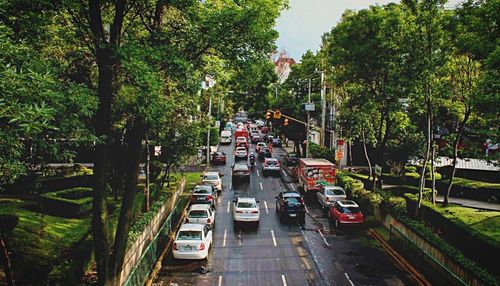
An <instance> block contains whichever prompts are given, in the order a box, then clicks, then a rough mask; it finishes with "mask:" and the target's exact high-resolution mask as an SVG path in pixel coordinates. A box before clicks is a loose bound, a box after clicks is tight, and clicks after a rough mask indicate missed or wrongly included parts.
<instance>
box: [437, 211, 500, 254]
mask: <svg viewBox="0 0 500 286" xmlns="http://www.w3.org/2000/svg"><path fill="white" fill-rule="evenodd" d="M433 209H434V210H436V211H438V212H439V213H440V214H441V215H442V216H444V217H446V218H447V219H449V220H450V221H452V222H454V223H456V224H459V225H460V224H461V225H464V226H466V227H468V228H470V229H471V230H473V231H474V232H476V233H478V234H480V235H481V236H484V237H485V238H486V239H488V240H490V241H491V242H492V243H493V244H495V245H496V246H498V247H500V231H499V230H500V212H496V211H484V210H476V209H472V208H466V207H462V206H455V205H449V206H447V207H441V206H436V207H434V208H433Z"/></svg>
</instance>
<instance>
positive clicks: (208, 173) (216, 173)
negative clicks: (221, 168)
mask: <svg viewBox="0 0 500 286" xmlns="http://www.w3.org/2000/svg"><path fill="white" fill-rule="evenodd" d="M203 175H219V172H205V173H203Z"/></svg>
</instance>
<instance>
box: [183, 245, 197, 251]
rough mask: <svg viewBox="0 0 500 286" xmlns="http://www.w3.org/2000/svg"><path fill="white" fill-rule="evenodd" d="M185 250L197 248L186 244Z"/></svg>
mask: <svg viewBox="0 0 500 286" xmlns="http://www.w3.org/2000/svg"><path fill="white" fill-rule="evenodd" d="M184 250H185V251H192V250H195V247H194V246H184Z"/></svg>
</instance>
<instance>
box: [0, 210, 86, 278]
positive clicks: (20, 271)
mask: <svg viewBox="0 0 500 286" xmlns="http://www.w3.org/2000/svg"><path fill="white" fill-rule="evenodd" d="M27 206H28V205H27V204H26V203H24V202H21V201H12V200H2V201H0V214H16V215H17V216H18V217H19V223H18V225H17V227H16V228H15V229H14V231H13V232H12V234H11V236H10V237H8V239H7V243H8V247H9V250H10V251H11V253H12V264H13V268H14V271H15V276H16V280H17V282H18V283H19V284H32V283H34V284H37V282H40V281H42V279H44V278H45V277H46V275H47V274H48V273H49V272H50V270H51V269H52V267H53V266H54V265H56V264H57V263H58V262H59V258H60V256H61V255H62V254H63V253H65V251H66V250H67V249H69V248H70V247H71V246H72V245H74V244H75V243H76V242H78V241H80V240H81V239H82V238H83V237H84V236H85V235H86V234H87V233H88V232H89V231H90V217H87V218H82V219H70V218H61V217H56V216H50V215H44V216H43V218H42V216H41V215H40V214H39V213H37V212H33V211H31V210H29V209H27V208H26V207H27Z"/></svg>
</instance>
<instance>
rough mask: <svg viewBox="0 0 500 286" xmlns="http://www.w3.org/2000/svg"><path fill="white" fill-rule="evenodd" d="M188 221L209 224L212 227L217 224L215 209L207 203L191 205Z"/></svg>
mask: <svg viewBox="0 0 500 286" xmlns="http://www.w3.org/2000/svg"><path fill="white" fill-rule="evenodd" d="M186 223H198V224H205V225H208V226H209V227H210V228H211V229H213V228H214V226H215V211H214V210H213V209H212V207H211V206H210V205H207V204H194V205H191V207H189V211H188V213H187V216H186Z"/></svg>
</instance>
